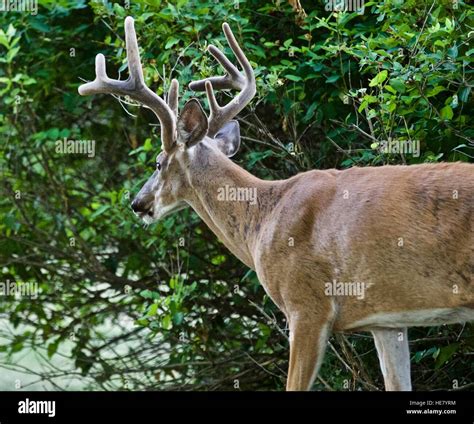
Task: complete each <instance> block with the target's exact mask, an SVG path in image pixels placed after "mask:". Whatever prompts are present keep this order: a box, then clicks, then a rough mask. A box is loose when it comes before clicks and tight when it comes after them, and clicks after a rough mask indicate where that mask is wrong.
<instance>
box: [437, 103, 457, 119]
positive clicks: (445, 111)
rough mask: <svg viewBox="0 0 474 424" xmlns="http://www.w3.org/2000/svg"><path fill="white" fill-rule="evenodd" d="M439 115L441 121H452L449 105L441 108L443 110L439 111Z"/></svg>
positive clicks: (451, 110) (451, 111)
mask: <svg viewBox="0 0 474 424" xmlns="http://www.w3.org/2000/svg"><path fill="white" fill-rule="evenodd" d="M440 114H441V118H442V119H447V120H448V121H450V120H451V119H453V116H454V113H453V109H452V108H451V106H449V105H447V106H445V107H443V109H441V111H440Z"/></svg>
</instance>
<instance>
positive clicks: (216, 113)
mask: <svg viewBox="0 0 474 424" xmlns="http://www.w3.org/2000/svg"><path fill="white" fill-rule="evenodd" d="M222 29H223V30H224V34H225V36H226V39H227V42H228V44H229V46H230V48H231V49H232V51H233V52H234V54H235V56H236V57H237V60H238V62H239V63H240V66H241V67H242V69H243V71H244V75H245V76H244V75H242V73H241V72H240V71H239V70H238V69H237V68H236V67H235V66H234V65H233V64H232V63H231V62H230V61H229V59H227V57H226V56H225V55H224V54H223V53H222V52H221V51H220V50H219V49H217V47H215V46H213V45H210V46H209V48H208V51H209V53H211V55H212V56H214V58H215V59H216V60H217V61H218V62H219V63H220V64H221V65H222V67H223V68H224V69H225V70H226V71H227V75H224V76H221V77H210V78H206V79H203V80H199V81H194V82H192V83H191V84H190V85H189V87H190V88H191V90H195V91H203V90H206V94H207V98H208V100H209V108H210V110H211V114H210V116H209V131H208V135H209V136H210V137H213V136H214V135H216V133H217V131H219V129H220V128H221V127H222V126H223V125H224V124H225V123H226V122H227V121H229V120H231V119H232V118H233V117H234V116H236V115H237V114H238V113H239V112H240V111H241V110H242V109H243V108H244V107H245V106H246V105H247V104H248V103H249V102H250V100H251V99H252V98H253V96H254V95H255V92H256V84H255V75H254V71H253V68H252V66H251V65H250V62H249V61H248V59H247V57H246V56H245V54H244V52H243V51H242V49H241V48H240V46H239V44H238V43H237V41H236V39H235V37H234V34H233V33H232V30H231V29H230V26H229V25H228V24H227V23H224V24H223V25H222ZM214 88H215V89H216V90H228V89H235V90H239V91H240V93H239V95H238V96H237V97H236V98H234V99H233V100H231V101H230V102H229V103H228V104H227V105H225V106H219V104H218V103H217V101H216V98H215V95H214Z"/></svg>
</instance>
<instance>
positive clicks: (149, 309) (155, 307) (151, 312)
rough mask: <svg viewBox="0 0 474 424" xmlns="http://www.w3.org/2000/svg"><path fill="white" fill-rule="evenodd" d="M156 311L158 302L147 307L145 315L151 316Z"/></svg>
mask: <svg viewBox="0 0 474 424" xmlns="http://www.w3.org/2000/svg"><path fill="white" fill-rule="evenodd" d="M157 311H158V303H152V304H151V305H150V307H149V308H148V313H147V314H146V315H147V317H153V316H155V315H156V312H157Z"/></svg>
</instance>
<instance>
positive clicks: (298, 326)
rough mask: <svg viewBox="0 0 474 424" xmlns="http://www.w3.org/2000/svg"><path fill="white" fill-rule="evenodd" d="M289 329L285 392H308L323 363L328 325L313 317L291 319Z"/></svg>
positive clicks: (328, 331) (328, 330) (326, 322)
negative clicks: (288, 357) (288, 362)
mask: <svg viewBox="0 0 474 424" xmlns="http://www.w3.org/2000/svg"><path fill="white" fill-rule="evenodd" d="M289 327H290V366H289V369H288V379H287V382H286V390H288V391H296V390H309V389H310V388H311V385H312V384H313V381H314V379H315V378H316V375H317V373H318V370H319V367H320V366H321V363H322V361H323V357H324V352H325V350H326V345H327V341H328V338H329V333H330V330H331V328H330V323H329V322H328V321H325V320H316V319H314V317H311V318H304V317H301V316H299V317H293V318H291V317H290V319H289Z"/></svg>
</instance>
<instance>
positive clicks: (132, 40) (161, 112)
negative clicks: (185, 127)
mask: <svg viewBox="0 0 474 424" xmlns="http://www.w3.org/2000/svg"><path fill="white" fill-rule="evenodd" d="M125 43H126V46H127V60H128V72H129V77H128V79H126V80H125V81H120V80H114V79H110V78H109V77H108V76H107V73H106V70H105V57H104V55H103V54H98V55H97V56H96V58H95V73H96V78H95V80H94V81H92V82H88V83H87V84H83V85H81V86H80V87H79V90H78V91H79V94H80V95H81V96H86V95H90V94H98V93H105V94H116V95H119V96H129V97H130V98H131V99H133V100H136V101H137V102H139V103H141V104H143V105H144V106H146V107H148V108H150V109H151V110H152V111H153V112H154V113H155V115H156V116H157V117H158V119H159V121H160V124H161V142H162V144H163V148H164V150H165V151H169V150H170V149H171V147H172V145H173V143H174V142H175V139H176V135H175V133H176V119H177V115H178V89H179V83H178V81H177V80H175V79H174V80H172V81H171V86H170V89H169V92H168V101H167V103H166V102H165V101H164V100H163V99H162V98H161V97H160V96H158V95H157V94H156V93H154V92H153V91H151V90H150V89H149V88H148V87H147V86H146V85H145V82H144V78H143V70H142V65H141V62H140V53H139V52H138V43H137V35H136V33H135V27H134V21H133V18H132V17H130V16H128V17H127V18H125Z"/></svg>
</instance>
